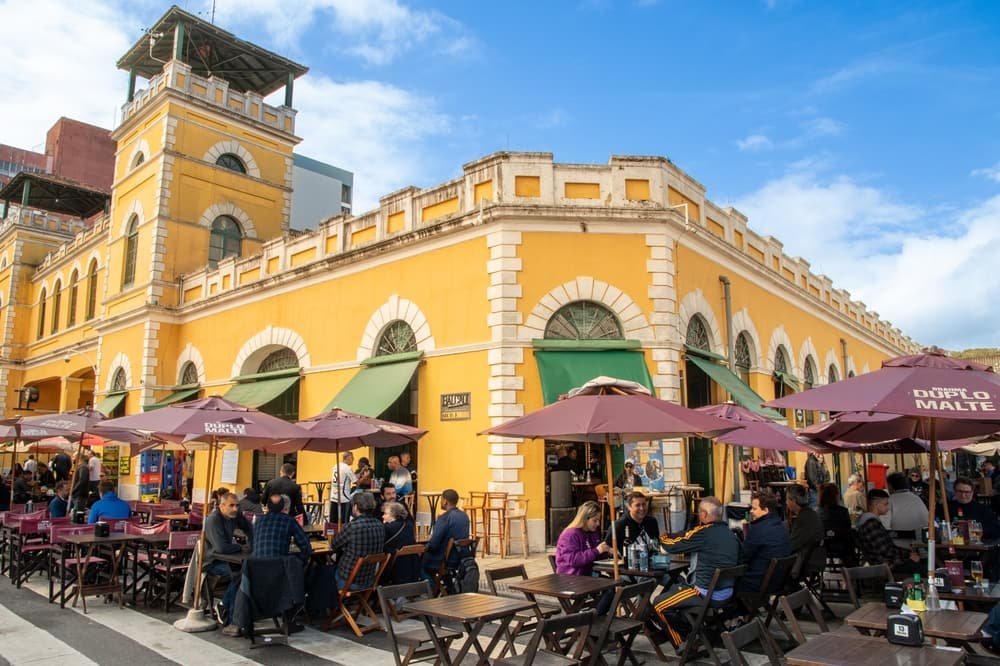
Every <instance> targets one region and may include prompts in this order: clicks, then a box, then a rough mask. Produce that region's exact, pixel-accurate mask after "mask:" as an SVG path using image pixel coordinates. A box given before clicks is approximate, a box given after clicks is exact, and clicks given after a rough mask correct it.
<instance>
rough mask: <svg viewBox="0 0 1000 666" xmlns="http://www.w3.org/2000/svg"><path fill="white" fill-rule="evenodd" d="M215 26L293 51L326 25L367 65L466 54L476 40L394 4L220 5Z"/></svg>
mask: <svg viewBox="0 0 1000 666" xmlns="http://www.w3.org/2000/svg"><path fill="white" fill-rule="evenodd" d="M216 16H217V20H218V21H220V22H221V23H223V24H224V25H227V26H240V25H244V26H245V25H253V26H255V27H257V26H262V27H263V28H264V29H265V30H266V31H267V32H268V33H269V34H270V35H271V36H272V37H273V38H274V39H275V40H276V41H277V42H278V43H279V44H280V45H282V46H284V47H286V48H288V47H294V46H296V45H297V42H298V40H299V38H300V37H301V36H302V35H303V33H304V32H305V31H306V29H308V28H309V27H310V26H313V25H328V26H329V28H330V31H331V32H332V33H333V35H335V39H336V41H337V46H338V48H340V49H342V50H344V51H346V52H348V53H352V54H354V55H356V56H358V57H359V58H361V59H362V60H364V61H365V62H367V63H369V64H372V65H385V64H388V63H390V62H392V61H393V60H395V59H397V58H398V57H400V56H401V55H403V54H404V53H407V52H410V51H413V50H414V49H417V48H424V47H429V48H431V49H432V50H433V51H434V52H435V53H441V54H447V55H452V56H454V55H461V54H466V53H468V52H470V51H472V50H474V48H475V44H476V43H475V40H474V39H473V38H472V37H471V36H470V35H469V34H468V31H467V30H466V29H465V27H464V26H463V25H462V24H461V23H460V22H458V21H456V20H455V19H452V18H450V17H448V16H446V15H444V14H442V13H441V12H438V11H433V10H432V11H425V10H419V9H414V8H411V7H408V6H407V5H405V4H403V3H401V2H399V0H364V2H357V0H299V2H297V3H295V6H294V9H293V10H291V11H290V10H289V5H286V4H283V3H276V2H274V1H273V0H223V1H221V2H218V3H217V13H216Z"/></svg>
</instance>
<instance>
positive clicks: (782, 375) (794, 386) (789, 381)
mask: <svg viewBox="0 0 1000 666" xmlns="http://www.w3.org/2000/svg"><path fill="white" fill-rule="evenodd" d="M774 378H775V380H777V381H779V382H781V383H782V384H784V385H785V387H787V388H790V389H791V390H792V392H793V393H798V392H799V391H801V390H802V389H801V388H799V379H798V377H796V376H795V375H790V374H788V373H787V372H775V373H774Z"/></svg>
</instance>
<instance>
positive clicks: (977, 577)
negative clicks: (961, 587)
mask: <svg viewBox="0 0 1000 666" xmlns="http://www.w3.org/2000/svg"><path fill="white" fill-rule="evenodd" d="M969 570H970V571H971V572H972V580H974V581H975V583H976V587H979V586H980V585H982V582H983V563H982V562H980V561H979V560H973V561H972V562H970V563H969Z"/></svg>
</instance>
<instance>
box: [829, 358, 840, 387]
mask: <svg viewBox="0 0 1000 666" xmlns="http://www.w3.org/2000/svg"><path fill="white" fill-rule="evenodd" d="M826 381H827V383H828V384H832V383H834V382H837V381H840V374H839V373H838V372H837V366H835V365H834V364H833V363H831V364H830V369H829V370H827V371H826Z"/></svg>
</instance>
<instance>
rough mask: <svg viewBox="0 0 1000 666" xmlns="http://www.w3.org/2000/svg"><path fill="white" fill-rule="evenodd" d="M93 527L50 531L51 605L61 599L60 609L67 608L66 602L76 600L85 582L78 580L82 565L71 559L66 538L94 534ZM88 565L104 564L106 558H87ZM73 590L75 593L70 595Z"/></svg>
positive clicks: (60, 527) (59, 527) (63, 527)
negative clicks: (81, 585)
mask: <svg viewBox="0 0 1000 666" xmlns="http://www.w3.org/2000/svg"><path fill="white" fill-rule="evenodd" d="M93 533H94V526H93V525H72V524H68V523H67V524H59V525H53V526H52V527H51V528H50V531H49V603H50V604H51V603H54V602H55V600H56V598H58V599H59V606H60V608H65V607H66V602H67V601H68V600H69V599H70V598H72V599H74V603H75V599H76V596H77V592H78V591H79V586H80V584H81V583H82V582H83V581H79V580H77V568H76V566H77V564H78V563H80V562H79V559H78V558H76V557H71V555H72V552H73V551H72V547H71V546H70V545H68V544H67V543H66V537H67V536H69V535H71V534H93ZM86 560H87V561H86V564H104V563H106V562H107V560H105V559H104V558H101V557H97V556H96V555H88V556H86ZM57 580H58V581H59V591H58V592H57V591H56V589H55V585H56V581H57ZM71 588H72V590H73V593H72V594H70V589H71Z"/></svg>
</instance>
